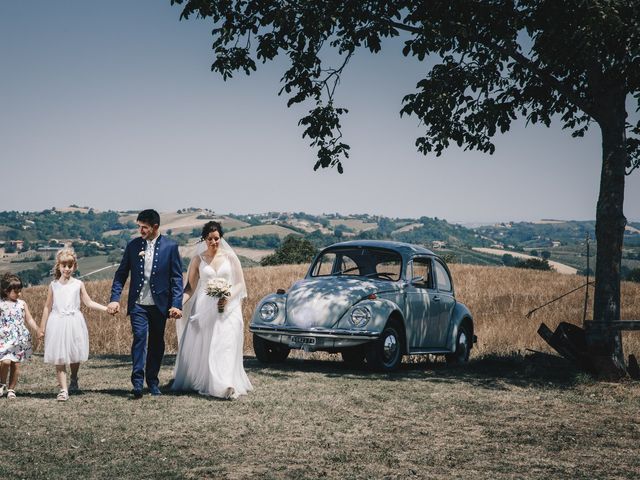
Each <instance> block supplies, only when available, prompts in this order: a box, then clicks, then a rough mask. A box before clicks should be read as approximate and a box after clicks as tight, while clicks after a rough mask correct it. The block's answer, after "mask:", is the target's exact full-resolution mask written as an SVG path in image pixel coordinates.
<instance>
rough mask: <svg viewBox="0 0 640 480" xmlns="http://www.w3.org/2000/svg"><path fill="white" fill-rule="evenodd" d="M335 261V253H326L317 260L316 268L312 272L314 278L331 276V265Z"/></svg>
mask: <svg viewBox="0 0 640 480" xmlns="http://www.w3.org/2000/svg"><path fill="white" fill-rule="evenodd" d="M335 261H336V254H335V253H327V254H326V255H323V256H322V257H321V258H319V259H318V262H317V263H316V266H315V268H314V270H313V276H314V277H321V276H325V275H331V272H332V271H333V264H334V263H335Z"/></svg>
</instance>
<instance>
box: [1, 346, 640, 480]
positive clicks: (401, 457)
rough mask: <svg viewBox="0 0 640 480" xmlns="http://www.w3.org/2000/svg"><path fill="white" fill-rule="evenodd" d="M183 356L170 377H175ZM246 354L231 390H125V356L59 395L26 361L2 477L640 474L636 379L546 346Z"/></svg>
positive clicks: (104, 361)
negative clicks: (424, 356)
mask: <svg viewBox="0 0 640 480" xmlns="http://www.w3.org/2000/svg"><path fill="white" fill-rule="evenodd" d="M173 362H174V358H173V357H167V358H166V361H165V366H164V367H163V370H162V372H161V383H162V385H164V386H165V389H166V385H168V383H169V382H170V379H171V374H172V366H173ZM245 366H246V368H247V372H248V374H249V377H250V378H251V381H252V382H253V385H254V387H255V391H254V392H252V393H251V394H250V395H249V396H248V397H243V398H242V399H240V400H238V401H221V400H213V399H210V398H206V397H202V396H199V395H197V394H191V393H189V394H171V393H170V392H168V391H167V392H166V393H165V394H164V395H163V396H162V397H159V398H155V397H150V396H148V395H145V396H144V398H142V399H141V400H133V399H131V398H130V396H129V393H128V392H129V388H130V385H129V381H128V379H129V374H130V365H129V359H128V357H126V356H94V357H92V358H91V360H90V361H89V362H87V363H86V364H84V365H83V367H82V368H81V370H80V386H81V388H82V392H81V393H79V394H77V395H72V396H71V398H70V399H69V401H68V402H66V403H58V402H56V401H55V394H56V387H55V377H54V374H53V371H52V368H51V367H50V366H47V365H44V364H43V363H42V357H39V356H37V357H35V358H34V359H32V361H31V362H30V363H28V364H25V365H24V368H23V376H22V380H21V382H20V383H19V386H18V387H19V388H18V395H19V396H18V398H17V399H16V400H15V401H9V400H7V399H6V398H2V399H0V412H1V414H0V432H2V433H1V435H2V437H1V438H2V445H3V449H4V454H3V455H2V456H0V476H1V477H2V478H30V479H37V478H62V477H67V478H265V479H269V478H505V479H506V478H638V475H640V456H638V454H637V453H638V444H639V441H640V416H639V415H638V411H639V407H640V386H639V384H638V383H637V382H628V383H620V384H610V383H594V382H592V381H590V380H589V379H588V377H586V376H583V375H582V374H580V373H578V372H576V371H575V370H573V369H572V368H571V366H570V365H568V364H566V363H564V361H563V360H562V359H559V358H558V357H551V356H538V355H528V356H526V357H522V356H517V357H508V358H486V359H481V360H475V361H473V362H472V363H471V364H469V365H468V366H467V367H462V368H448V367H446V366H445V365H444V364H443V363H440V362H437V363H410V364H403V365H402V368H401V370H400V371H398V372H396V373H393V374H378V373H371V372H366V371H356V370H349V369H347V368H346V367H345V366H344V364H342V363H341V362H334V361H318V360H304V359H294V360H289V361H288V362H287V363H285V364H282V365H279V366H272V367H269V368H265V367H264V366H262V365H260V364H259V363H258V362H257V361H256V360H255V359H254V358H252V357H248V358H246V359H245Z"/></svg>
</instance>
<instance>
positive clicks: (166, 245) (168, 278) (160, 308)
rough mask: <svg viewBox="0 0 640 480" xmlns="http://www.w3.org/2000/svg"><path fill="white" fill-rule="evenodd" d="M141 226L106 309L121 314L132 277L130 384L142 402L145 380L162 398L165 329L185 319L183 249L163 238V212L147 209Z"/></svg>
mask: <svg viewBox="0 0 640 480" xmlns="http://www.w3.org/2000/svg"><path fill="white" fill-rule="evenodd" d="M136 223H137V224H138V230H139V232H140V237H138V238H134V239H133V240H131V241H130V242H129V243H128V244H127V247H126V248H125V250H124V255H123V256H122V261H121V262H120V266H119V267H118V270H117V271H116V273H115V275H114V278H113V285H112V286H111V300H110V302H111V303H109V305H107V311H108V312H109V313H111V314H112V315H115V314H116V313H118V312H119V311H120V304H119V300H120V294H121V293H122V289H123V287H124V284H125V283H126V281H127V277H128V276H129V273H131V282H130V284H129V302H128V305H127V312H128V314H129V317H130V318H131V330H132V331H133V344H132V345H131V359H132V361H133V371H132V372H131V383H132V384H133V397H134V398H141V397H142V386H143V383H144V379H145V377H146V379H147V386H148V387H149V393H150V394H151V395H160V388H159V380H158V372H159V371H160V365H161V363H162V357H163V356H164V328H165V324H166V321H167V317H168V316H170V317H172V318H180V317H181V316H182V292H183V288H182V262H181V261H180V254H179V252H178V245H177V244H176V243H175V242H174V241H172V240H170V239H168V238H166V237H164V236H162V235H160V234H159V232H158V230H159V228H160V215H159V214H158V212H156V211H155V210H143V211H142V212H140V213H139V214H138V218H137V221H136ZM147 337H148V346H147ZM145 357H146V367H145Z"/></svg>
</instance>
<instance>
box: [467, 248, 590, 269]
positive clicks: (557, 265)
mask: <svg viewBox="0 0 640 480" xmlns="http://www.w3.org/2000/svg"><path fill="white" fill-rule="evenodd" d="M473 250H475V251H476V252H480V253H488V254H489V255H500V256H502V255H504V254H505V253H508V254H509V255H511V256H512V257H516V258H524V259H527V258H539V257H534V256H532V255H527V254H526V253H518V252H511V251H509V250H500V249H498V248H480V247H475V248H473ZM548 262H549V265H551V268H553V269H554V270H555V271H556V272H558V273H564V274H567V275H575V274H576V273H578V269H577V268H573V267H570V266H569V265H565V264H564V263H560V262H554V261H553V260H548Z"/></svg>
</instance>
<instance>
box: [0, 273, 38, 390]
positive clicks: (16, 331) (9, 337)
mask: <svg viewBox="0 0 640 480" xmlns="http://www.w3.org/2000/svg"><path fill="white" fill-rule="evenodd" d="M21 291H22V282H21V281H20V278H19V277H18V276H17V275H14V274H13V273H5V274H4V275H3V276H2V278H1V279H0V397H2V396H3V395H4V393H5V391H6V393H7V398H8V399H14V398H16V390H15V388H16V384H17V383H18V373H19V371H20V369H19V366H20V363H22V362H24V361H25V360H27V359H28V358H29V357H30V356H31V336H30V335H29V330H27V327H26V325H25V322H26V323H28V324H29V326H30V327H31V328H33V329H34V330H38V325H37V324H36V322H35V321H34V320H33V318H32V317H31V314H30V313H29V307H27V304H26V303H25V302H24V301H23V300H20V292H21ZM7 384H8V385H7ZM7 387H8V388H7ZM5 389H6V390H5Z"/></svg>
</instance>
